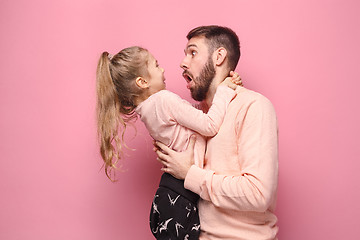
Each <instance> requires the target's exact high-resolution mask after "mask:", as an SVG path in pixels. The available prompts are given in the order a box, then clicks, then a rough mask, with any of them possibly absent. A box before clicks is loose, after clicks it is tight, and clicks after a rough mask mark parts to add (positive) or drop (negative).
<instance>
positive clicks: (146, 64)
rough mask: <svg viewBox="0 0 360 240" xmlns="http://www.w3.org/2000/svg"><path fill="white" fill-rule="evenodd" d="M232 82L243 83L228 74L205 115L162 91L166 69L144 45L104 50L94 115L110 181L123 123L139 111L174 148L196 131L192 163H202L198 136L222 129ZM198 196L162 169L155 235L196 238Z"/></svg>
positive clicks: (202, 150)
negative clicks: (119, 49)
mask: <svg viewBox="0 0 360 240" xmlns="http://www.w3.org/2000/svg"><path fill="white" fill-rule="evenodd" d="M232 81H233V82H235V83H237V84H239V85H240V84H241V79H240V77H239V76H238V75H237V74H236V73H234V74H233V77H232V78H231V77H227V78H226V79H225V80H224V82H223V83H222V84H220V86H219V87H218V88H217V92H216V94H215V96H214V100H213V103H212V106H211V108H210V109H209V111H208V113H207V114H205V113H203V112H202V111H201V110H198V109H196V108H194V107H193V106H191V104H190V103H188V102H187V101H185V100H183V99H181V98H180V97H179V96H177V95H176V94H174V93H172V92H169V91H167V90H165V78H164V69H162V68H161V67H160V66H159V64H158V62H157V61H156V59H155V58H154V57H153V56H152V55H151V54H150V53H149V52H148V51H147V50H146V49H144V48H141V47H137V46H135V47H130V48H126V49H123V50H121V51H120V52H119V53H117V54H116V55H115V56H113V57H111V56H110V55H109V53H107V52H104V53H102V55H101V57H100V60H99V63H98V67H97V118H98V134H99V139H100V153H101V156H102V158H103V160H104V165H105V173H106V175H107V177H108V178H110V179H111V180H112V178H111V176H112V170H114V169H115V168H116V163H117V161H118V160H119V159H120V155H121V151H122V146H124V145H125V143H124V142H123V141H124V139H123V137H124V132H125V129H126V126H127V123H128V122H129V121H130V120H132V119H136V117H137V115H139V116H140V118H141V120H142V121H143V122H144V124H145V126H146V128H147V129H148V131H149V133H150V135H151V136H152V137H153V138H154V139H155V140H157V141H161V142H163V143H164V144H166V145H168V146H169V147H171V148H173V149H174V150H177V151H182V150H184V149H186V148H187V145H188V142H189V138H190V136H191V135H193V134H196V135H197V141H196V143H195V148H194V154H195V164H196V165H198V166H200V167H202V166H203V158H204V153H205V146H206V142H205V138H204V137H202V136H201V135H203V136H208V137H210V136H214V135H215V134H216V133H217V131H218V129H219V128H220V125H221V123H222V121H223V117H224V115H225V111H226V108H227V105H228V104H229V102H230V101H231V99H232V98H233V97H235V95H236V93H235V91H234V89H235V88H236V86H237V85H236V84H234V83H233V82H232ZM119 129H120V134H119V133H118V131H119ZM199 134H201V135H199ZM198 198H199V196H198V195H197V194H195V193H193V192H191V191H188V190H186V189H185V188H184V182H183V181H181V180H178V179H176V178H174V177H172V176H171V175H169V174H167V173H164V174H163V175H162V177H161V181H160V186H159V188H158V190H157V192H156V194H155V197H154V200H153V203H152V208H151V213H150V227H151V231H152V233H153V235H154V236H155V237H156V239H188V240H190V239H198V237H199V234H200V231H199V227H200V222H199V216H198V213H197V200H198Z"/></svg>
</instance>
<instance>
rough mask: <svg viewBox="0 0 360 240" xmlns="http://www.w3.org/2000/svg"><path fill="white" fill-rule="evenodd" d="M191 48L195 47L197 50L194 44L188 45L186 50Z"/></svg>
mask: <svg viewBox="0 0 360 240" xmlns="http://www.w3.org/2000/svg"><path fill="white" fill-rule="evenodd" d="M191 47H196V48H197V46H196V44H189V45H188V46H187V47H186V49H188V48H191Z"/></svg>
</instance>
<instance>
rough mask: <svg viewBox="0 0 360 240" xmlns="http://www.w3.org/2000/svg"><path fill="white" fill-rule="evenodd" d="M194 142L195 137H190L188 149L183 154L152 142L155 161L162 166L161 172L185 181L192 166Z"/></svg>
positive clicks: (159, 143)
mask: <svg viewBox="0 0 360 240" xmlns="http://www.w3.org/2000/svg"><path fill="white" fill-rule="evenodd" d="M195 141H196V136H195V135H192V136H191V137H190V140H189V145H188V148H187V149H186V150H185V151H183V152H176V151H174V150H172V149H171V148H169V147H167V146H166V145H165V144H163V143H161V142H154V145H155V148H154V151H155V152H156V154H157V155H158V158H157V160H158V161H159V162H160V163H161V164H162V165H163V166H164V167H163V168H162V169H161V170H162V171H164V172H166V173H169V174H171V175H173V176H174V177H175V178H177V179H181V180H183V179H185V177H186V175H187V173H188V171H189V169H190V167H191V166H192V165H193V164H194V146H195Z"/></svg>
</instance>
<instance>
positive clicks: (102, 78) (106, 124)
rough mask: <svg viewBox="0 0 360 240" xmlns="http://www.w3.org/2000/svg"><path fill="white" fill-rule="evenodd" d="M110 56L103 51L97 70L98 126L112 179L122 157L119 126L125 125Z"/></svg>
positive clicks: (103, 155) (104, 156) (102, 149)
mask: <svg viewBox="0 0 360 240" xmlns="http://www.w3.org/2000/svg"><path fill="white" fill-rule="evenodd" d="M109 65H110V57H109V53H108V52H103V53H102V54H101V57H100V59H99V63H98V66H97V71H96V91H97V111H96V114H97V126H98V137H99V141H100V154H101V157H102V158H103V160H104V167H105V173H106V176H107V177H108V178H109V179H110V180H113V179H112V178H111V172H112V169H115V168H116V163H117V162H118V160H119V159H120V154H121V141H120V138H119V136H118V130H119V126H120V125H122V126H123V127H125V125H126V124H125V122H124V120H123V119H122V117H121V116H120V108H121V106H120V102H119V101H118V97H117V93H116V88H115V85H114V83H113V81H112V78H111V75H110V69H109Z"/></svg>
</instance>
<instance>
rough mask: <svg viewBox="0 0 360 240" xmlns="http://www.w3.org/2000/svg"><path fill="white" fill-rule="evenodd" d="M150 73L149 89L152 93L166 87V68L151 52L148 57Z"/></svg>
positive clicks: (148, 79)
mask: <svg viewBox="0 0 360 240" xmlns="http://www.w3.org/2000/svg"><path fill="white" fill-rule="evenodd" d="M148 73H149V77H148V78H147V81H148V84H149V90H150V93H151V94H154V93H156V92H158V91H161V90H164V89H165V77H164V69H163V68H162V67H160V66H159V63H158V62H157V60H156V59H155V58H154V56H153V55H151V54H150V53H149V59H148Z"/></svg>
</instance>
